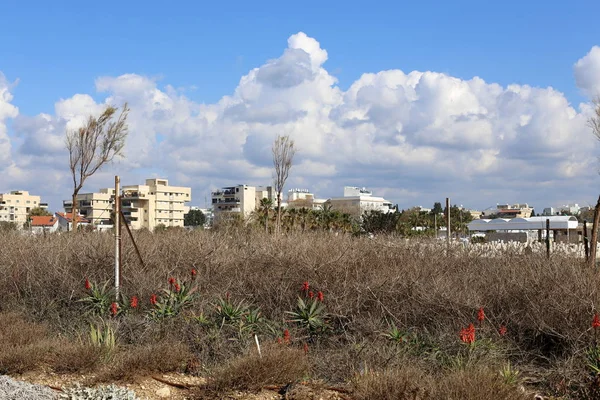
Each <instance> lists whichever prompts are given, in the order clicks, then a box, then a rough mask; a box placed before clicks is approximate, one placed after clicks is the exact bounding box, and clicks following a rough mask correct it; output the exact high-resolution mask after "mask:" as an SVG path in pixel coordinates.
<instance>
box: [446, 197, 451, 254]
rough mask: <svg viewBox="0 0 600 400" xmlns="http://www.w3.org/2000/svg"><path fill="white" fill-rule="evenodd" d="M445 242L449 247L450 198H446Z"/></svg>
mask: <svg viewBox="0 0 600 400" xmlns="http://www.w3.org/2000/svg"><path fill="white" fill-rule="evenodd" d="M446 242H447V243H448V247H450V198H449V197H446Z"/></svg>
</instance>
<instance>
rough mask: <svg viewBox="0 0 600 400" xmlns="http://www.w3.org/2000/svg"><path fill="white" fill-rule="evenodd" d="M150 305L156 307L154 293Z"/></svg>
mask: <svg viewBox="0 0 600 400" xmlns="http://www.w3.org/2000/svg"><path fill="white" fill-rule="evenodd" d="M150 304H152V305H153V306H155V305H156V295H155V294H154V293H152V296H150Z"/></svg>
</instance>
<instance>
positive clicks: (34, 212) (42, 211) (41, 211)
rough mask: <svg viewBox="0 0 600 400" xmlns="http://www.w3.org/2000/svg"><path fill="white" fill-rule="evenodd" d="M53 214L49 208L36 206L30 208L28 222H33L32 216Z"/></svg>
mask: <svg viewBox="0 0 600 400" xmlns="http://www.w3.org/2000/svg"><path fill="white" fill-rule="evenodd" d="M51 215H52V214H51V213H49V212H48V210H46V209H44V208H41V207H35V208H32V209H31V210H29V213H28V214H27V222H31V217H49V216H51Z"/></svg>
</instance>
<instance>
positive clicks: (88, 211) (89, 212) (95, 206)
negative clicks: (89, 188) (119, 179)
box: [63, 188, 115, 226]
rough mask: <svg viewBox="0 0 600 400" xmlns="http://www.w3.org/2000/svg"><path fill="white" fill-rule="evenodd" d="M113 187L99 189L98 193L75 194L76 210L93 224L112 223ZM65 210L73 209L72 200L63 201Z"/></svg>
mask: <svg viewBox="0 0 600 400" xmlns="http://www.w3.org/2000/svg"><path fill="white" fill-rule="evenodd" d="M114 200H115V189H114V188H106V189H100V192H99V193H80V194H78V195H77V212H78V214H79V215H81V216H82V217H84V218H85V219H87V220H88V221H90V223H91V224H92V225H94V226H98V225H110V224H112V222H111V218H112V212H113V208H114V204H113V203H114ZM63 207H64V209H65V212H67V213H70V212H72V211H73V201H72V200H65V201H63Z"/></svg>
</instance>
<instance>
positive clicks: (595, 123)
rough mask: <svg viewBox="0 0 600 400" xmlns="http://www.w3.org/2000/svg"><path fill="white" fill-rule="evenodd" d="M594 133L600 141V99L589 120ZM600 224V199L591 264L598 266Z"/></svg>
mask: <svg viewBox="0 0 600 400" xmlns="http://www.w3.org/2000/svg"><path fill="white" fill-rule="evenodd" d="M588 125H589V126H590V128H592V133H593V134H594V136H596V138H597V139H598V140H600V97H598V98H596V100H595V101H594V115H593V116H592V117H591V118H590V119H589V120H588ZM599 222H600V197H598V202H597V203H596V209H595V210H594V224H593V225H592V240H591V241H590V264H591V265H592V267H595V266H596V248H597V246H598V223H599Z"/></svg>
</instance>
